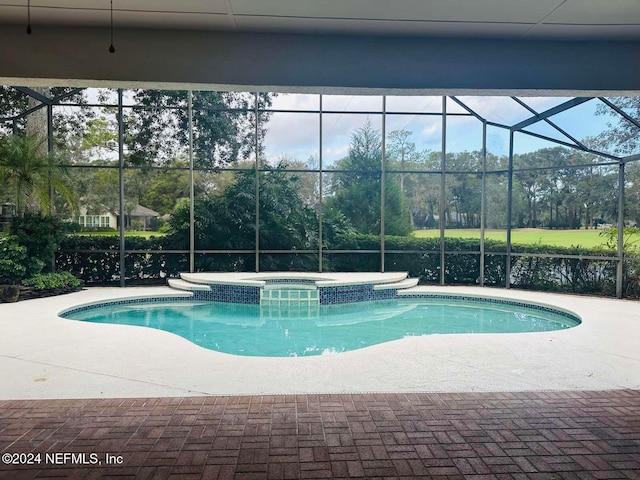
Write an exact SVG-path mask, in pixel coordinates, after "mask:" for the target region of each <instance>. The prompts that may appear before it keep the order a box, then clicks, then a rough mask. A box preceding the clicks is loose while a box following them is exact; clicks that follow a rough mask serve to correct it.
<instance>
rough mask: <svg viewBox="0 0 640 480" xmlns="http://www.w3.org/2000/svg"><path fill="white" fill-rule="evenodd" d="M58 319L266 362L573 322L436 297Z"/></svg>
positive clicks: (125, 311)
mask: <svg viewBox="0 0 640 480" xmlns="http://www.w3.org/2000/svg"><path fill="white" fill-rule="evenodd" d="M61 316H62V317H64V318H68V319H73V320H81V321H86V322H93V323H109V324H119V325H132V326H139V327H140V326H141V327H148V328H155V329H160V330H165V331H168V332H171V333H174V334H176V335H180V336H181V337H184V338H185V339H187V340H189V341H190V342H193V343H194V344H196V345H199V346H201V347H204V348H207V349H210V350H216V351H219V352H223V353H229V354H235V355H244V356H265V357H292V356H312V355H326V354H335V353H340V352H346V351H350V350H357V349H360V348H365V347H369V346H372V345H376V344H380V343H385V342H390V341H394V340H399V339H402V338H405V337H411V336H419V335H436V334H460V333H524V332H544V331H552V330H561V329H566V328H571V327H574V326H576V325H578V324H579V323H580V319H579V318H578V317H577V316H575V315H573V314H571V313H569V312H564V311H560V310H557V309H554V308H550V307H546V306H540V305H528V304H525V303H522V302H516V301H510V300H501V299H489V298H482V297H456V296H439V295H431V296H428V297H412V298H406V299H405V298H396V299H391V300H375V301H367V302H357V303H350V304H340V305H321V304H313V303H308V304H306V305H300V304H291V305H288V304H276V305H270V304H266V305H265V304H263V305H255V304H240V303H230V302H216V301H201V300H185V299H184V298H179V297H176V298H165V299H163V298H151V299H133V300H124V301H115V302H107V303H103V304H100V305H91V306H80V307H76V308H73V309H70V310H67V311H65V312H62V313H61Z"/></svg>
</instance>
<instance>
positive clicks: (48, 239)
mask: <svg viewBox="0 0 640 480" xmlns="http://www.w3.org/2000/svg"><path fill="white" fill-rule="evenodd" d="M72 230H73V224H71V223H68V222H64V221H62V220H59V219H57V218H56V217H52V216H45V215H42V214H39V213H27V214H25V215H24V216H22V217H17V218H16V219H15V220H14V222H13V231H14V232H15V235H16V237H17V240H18V243H19V244H20V245H22V246H24V247H26V249H27V254H28V256H29V258H30V259H34V260H37V262H35V263H33V262H32V263H31V264H30V265H28V266H27V273H26V275H27V276H29V277H30V276H32V275H35V274H36V273H40V272H41V271H42V268H43V267H46V266H49V265H51V260H53V258H54V255H55V252H56V251H57V249H58V246H59V245H60V242H61V241H62V239H63V238H65V236H66V235H67V234H68V233H70V232H71V231H72Z"/></svg>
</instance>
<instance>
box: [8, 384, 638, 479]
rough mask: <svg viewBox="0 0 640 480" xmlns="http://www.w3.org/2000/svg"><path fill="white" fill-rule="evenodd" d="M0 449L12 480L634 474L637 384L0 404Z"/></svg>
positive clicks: (636, 445) (592, 475)
mask: <svg viewBox="0 0 640 480" xmlns="http://www.w3.org/2000/svg"><path fill="white" fill-rule="evenodd" d="M0 452H2V454H3V457H2V459H3V462H4V463H0V478H3V479H5V478H6V479H11V480H13V479H30V478H70V479H85V478H86V479H96V478H114V479H115V478H117V479H126V478H141V479H162V478H172V479H173V478H175V479H191V478H193V479H199V478H205V479H226V478H236V479H260V478H268V479H282V478H347V477H349V478H356V477H361V478H369V479H373V478H416V477H423V478H534V479H535V478H541V479H551V478H562V479H565V478H566V479H590V478H635V479H640V390H617V391H602V392H527V393H461V394H456V393H447V394H435V393H424V394H400V393H397V394H393V393H391V394H357V395H356V394H353V395H350V394H345V395H291V396H290V395H283V396H243V397H190V398H151V399H106V400H37V401H36V400H34V401H23V400H15V401H14V400H11V401H0ZM7 453H10V454H27V453H34V454H35V453H40V454H41V455H40V457H39V460H38V457H32V458H31V460H32V462H33V463H35V465H6V464H5V463H6V461H7V459H6V454H7ZM47 453H49V455H46V454H47ZM71 453H76V454H85V456H84V457H83V456H75V457H74V456H71V455H70V454H71ZM53 454H56V455H53ZM65 454H67V455H66V456H65ZM90 454H96V456H95V457H92V456H91V455H90ZM106 454H109V455H110V456H109V457H106ZM13 457H14V458H11V459H9V461H13V460H14V459H15V460H17V461H19V462H20V461H25V460H29V459H28V458H26V456H23V457H22V458H19V457H17V456H16V455H13ZM94 461H98V462H102V463H101V464H99V465H82V464H79V462H80V463H81V462H87V463H90V462H94ZM108 461H110V462H112V464H111V465H107V462H108ZM118 461H121V464H118V463H117V462H118Z"/></svg>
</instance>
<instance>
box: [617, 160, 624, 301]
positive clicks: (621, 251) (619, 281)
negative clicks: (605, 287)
mask: <svg viewBox="0 0 640 480" xmlns="http://www.w3.org/2000/svg"><path fill="white" fill-rule="evenodd" d="M623 283H624V162H620V164H619V166H618V268H617V271H616V297H617V298H622V296H623V287H624V285H623Z"/></svg>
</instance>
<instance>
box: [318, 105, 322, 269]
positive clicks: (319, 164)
mask: <svg viewBox="0 0 640 480" xmlns="http://www.w3.org/2000/svg"><path fill="white" fill-rule="evenodd" d="M319 134H320V142H319V146H320V152H319V156H318V170H319V173H318V175H320V178H319V187H318V188H319V189H320V190H319V192H318V272H322V219H323V208H322V207H323V205H322V202H323V196H322V193H323V192H322V187H323V182H322V94H320V132H319Z"/></svg>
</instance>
